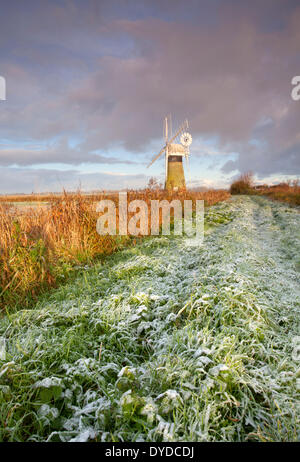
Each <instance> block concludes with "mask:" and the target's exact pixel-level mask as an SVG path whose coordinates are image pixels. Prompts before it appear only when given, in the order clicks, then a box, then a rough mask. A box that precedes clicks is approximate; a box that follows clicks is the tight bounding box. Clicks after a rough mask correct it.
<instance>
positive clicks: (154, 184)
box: [147, 176, 161, 189]
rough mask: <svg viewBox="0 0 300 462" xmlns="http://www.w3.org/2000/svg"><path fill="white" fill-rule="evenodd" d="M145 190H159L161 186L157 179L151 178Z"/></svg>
mask: <svg viewBox="0 0 300 462" xmlns="http://www.w3.org/2000/svg"><path fill="white" fill-rule="evenodd" d="M147 188H148V189H161V184H159V182H158V181H157V179H156V178H155V177H154V176H152V177H151V178H150V180H149V182H148V185H147Z"/></svg>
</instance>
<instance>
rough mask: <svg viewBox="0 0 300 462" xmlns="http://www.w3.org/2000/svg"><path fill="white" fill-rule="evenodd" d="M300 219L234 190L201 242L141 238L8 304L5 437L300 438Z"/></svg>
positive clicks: (1, 384) (0, 375)
mask: <svg viewBox="0 0 300 462" xmlns="http://www.w3.org/2000/svg"><path fill="white" fill-rule="evenodd" d="M299 229H300V215H299V212H298V210H297V209H295V208H291V207H289V206H287V205H286V204H283V203H280V202H273V201H269V200H268V199H266V198H263V197H259V196H234V197H233V198H232V199H230V200H228V201H225V202H221V203H218V204H216V205H213V206H211V207H210V208H206V217H205V240H204V244H203V245H196V246H195V245H190V241H189V240H188V239H186V238H182V237H175V236H170V237H153V238H145V239H143V240H140V241H137V242H136V243H135V245H131V246H129V247H127V248H123V250H122V251H119V252H116V253H114V254H112V255H111V256H110V257H109V258H106V259H104V260H101V261H98V262H96V263H95V264H93V265H90V266H89V267H81V268H79V269H78V270H77V273H76V277H75V278H73V279H70V280H69V282H67V283H66V284H64V285H60V287H59V288H58V289H56V290H53V291H52V292H51V293H50V294H49V293H48V294H47V293H46V294H45V295H44V296H43V297H42V298H41V297H40V298H39V299H38V302H37V304H36V305H35V306H34V307H33V308H32V309H19V310H18V311H17V312H13V311H11V310H8V311H7V315H6V316H4V317H3V318H2V319H1V321H0V336H2V337H5V338H6V359H2V360H0V440H1V441H296V440H299V436H300V434H299V428H300V427H299V416H300V413H299V411H300V409H299V388H300V384H299V380H300V379H299V360H300V358H299V344H300V338H299V328H300V322H299V321H300V319H299V304H300V290H299V271H300V260H299V255H300V252H299V251H300V236H299ZM19 308H20V307H19Z"/></svg>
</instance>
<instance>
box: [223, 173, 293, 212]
mask: <svg viewBox="0 0 300 462" xmlns="http://www.w3.org/2000/svg"><path fill="white" fill-rule="evenodd" d="M230 192H231V194H251V195H258V196H266V197H268V198H270V199H272V200H278V201H280V202H285V203H287V204H291V205H296V206H300V182H299V180H293V181H289V182H287V183H280V184H276V185H273V186H268V185H266V184H265V185H259V186H255V185H254V180H253V175H252V173H250V172H249V173H245V174H243V175H241V176H240V178H238V179H237V180H236V181H234V182H233V183H232V185H231V187H230Z"/></svg>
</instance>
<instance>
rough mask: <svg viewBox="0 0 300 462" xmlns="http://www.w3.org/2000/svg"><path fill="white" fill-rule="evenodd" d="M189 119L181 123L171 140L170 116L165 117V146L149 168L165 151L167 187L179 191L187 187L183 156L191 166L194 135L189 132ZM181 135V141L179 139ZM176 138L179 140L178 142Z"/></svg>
mask: <svg viewBox="0 0 300 462" xmlns="http://www.w3.org/2000/svg"><path fill="white" fill-rule="evenodd" d="M188 127H189V124H188V121H187V120H185V121H184V122H183V124H182V125H180V127H179V129H178V130H177V132H176V134H175V135H174V136H172V135H171V139H170V140H169V134H168V117H165V127H164V138H165V146H164V147H163V148H162V149H161V151H160V152H159V153H158V154H157V156H155V157H154V158H153V159H152V161H151V162H150V164H149V165H148V167H147V168H149V167H150V166H151V165H152V164H153V163H154V162H155V161H156V160H157V159H158V158H159V157H160V156H161V155H162V154H163V153H165V189H168V190H173V191H177V190H178V189H181V188H185V179H184V171H183V163H182V158H183V157H185V160H186V163H187V167H188V166H189V154H190V151H189V147H190V145H191V143H192V136H191V134H190V133H188V132H187V129H188ZM179 137H180V143H179V142H178V141H179ZM176 140H178V141H177V142H176Z"/></svg>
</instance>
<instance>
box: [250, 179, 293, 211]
mask: <svg viewBox="0 0 300 462" xmlns="http://www.w3.org/2000/svg"><path fill="white" fill-rule="evenodd" d="M255 194H260V195H264V196H268V197H269V198H270V199H274V200H278V201H281V202H286V203H288V204H292V205H300V184H299V180H295V181H291V182H287V183H280V184H278V185H274V186H267V185H264V186H262V187H259V188H256V189H255Z"/></svg>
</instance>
